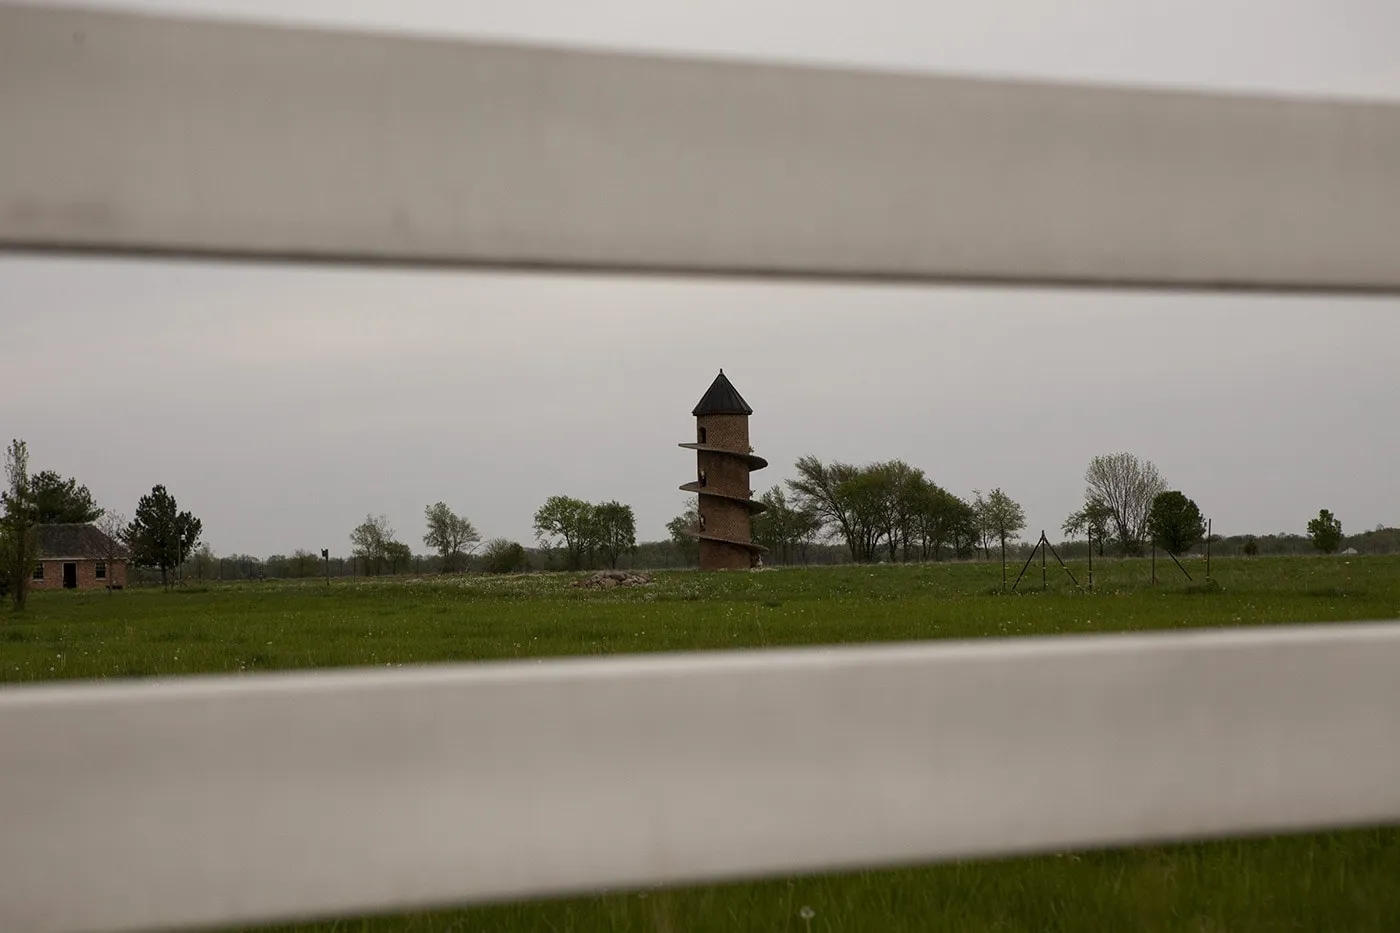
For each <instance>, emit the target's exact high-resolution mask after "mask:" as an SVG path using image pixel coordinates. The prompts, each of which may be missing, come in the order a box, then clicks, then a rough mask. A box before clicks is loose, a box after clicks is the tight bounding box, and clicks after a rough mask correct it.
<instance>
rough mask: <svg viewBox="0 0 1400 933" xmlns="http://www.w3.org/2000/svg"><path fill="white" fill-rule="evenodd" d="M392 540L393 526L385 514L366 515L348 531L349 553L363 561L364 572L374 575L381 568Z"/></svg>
mask: <svg viewBox="0 0 1400 933" xmlns="http://www.w3.org/2000/svg"><path fill="white" fill-rule="evenodd" d="M393 541H394V528H393V526H392V525H390V524H389V516H387V515H366V516H365V520H364V521H363V522H361V523H360V524H358V525H356V526H355V530H354V531H352V532H350V545H351V547H352V548H353V550H352V551H351V553H352V554H353V555H354V556H355V557H356V558H358V559H359V560H361V561H363V562H364V565H365V573H366V574H372V575H375V576H377V575H378V574H379V573H380V571H381V570H382V569H383V567H384V562H385V560H386V559H387V558H388V556H389V545H390V544H392V543H393Z"/></svg>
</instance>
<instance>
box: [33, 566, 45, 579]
mask: <svg viewBox="0 0 1400 933" xmlns="http://www.w3.org/2000/svg"><path fill="white" fill-rule="evenodd" d="M34 579H35V580H42V579H44V565H43V564H35V565H34Z"/></svg>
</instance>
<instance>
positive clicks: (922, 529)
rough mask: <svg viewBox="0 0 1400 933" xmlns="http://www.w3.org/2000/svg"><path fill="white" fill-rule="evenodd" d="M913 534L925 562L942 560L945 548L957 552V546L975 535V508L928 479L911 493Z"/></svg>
mask: <svg viewBox="0 0 1400 933" xmlns="http://www.w3.org/2000/svg"><path fill="white" fill-rule="evenodd" d="M911 498H912V500H913V502H912V507H913V513H914V534H915V538H916V540H917V541H918V544H919V555H920V558H921V559H923V560H929V559H932V560H942V559H943V548H944V547H945V546H951V547H952V548H953V549H954V551H957V550H958V542H959V541H960V540H962V539H964V538H966V539H970V538H971V537H972V536H973V534H974V530H973V529H974V526H975V525H976V517H975V514H974V512H973V509H972V506H971V505H970V504H969V503H967V502H965V501H964V500H962V499H961V498H959V497H958V496H955V495H953V494H952V493H951V492H949V491H948V490H946V489H944V488H943V487H942V486H939V485H938V484H937V483H935V482H933V481H932V480H929V479H924V480H923V482H921V483H920V484H919V485H918V486H917V487H916V488H915V489H914V490H912V491H911Z"/></svg>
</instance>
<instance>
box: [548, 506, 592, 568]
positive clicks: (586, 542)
mask: <svg viewBox="0 0 1400 933" xmlns="http://www.w3.org/2000/svg"><path fill="white" fill-rule="evenodd" d="M594 512H595V509H594V506H592V505H590V504H589V503H587V502H584V501H583V500H582V499H573V498H570V497H569V496H550V497H549V498H548V499H546V500H545V501H544V505H542V506H540V507H539V509H538V510H537V511H536V512H535V538H536V540H538V541H539V542H540V544H541V545H542V546H543V547H545V548H547V549H548V550H549V551H551V552H554V551H562V552H563V554H564V565H565V569H567V570H581V569H583V567H584V566H585V564H587V562H588V560H589V558H590V557H591V556H592V555H593V551H594V549H595V547H596V545H597V531H598V528H599V525H598V522H597V521H596V520H595V516H594Z"/></svg>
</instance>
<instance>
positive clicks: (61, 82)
mask: <svg viewBox="0 0 1400 933" xmlns="http://www.w3.org/2000/svg"><path fill="white" fill-rule="evenodd" d="M0 127H3V131H0V132H2V133H3V135H0V248H8V249H19V250H59V251H82V250H95V251H103V252H124V253H132V254H166V255H223V256H233V257H243V258H253V259H277V258H311V259H317V260H335V261H352V262H375V261H384V262H402V263H450V264H470V265H490V266H508V267H529V268H561V269H604V270H607V269H613V270H621V271H627V272H680V273H686V274H702V273H724V274H751V275H794V276H808V277H833V278H871V279H890V280H902V279H907V280H926V281H941V280H985V281H998V282H1008V283H1031V284H1055V283H1081V284H1099V285H1112V284H1127V285H1135V286H1152V287H1223V288H1264V289H1279V290H1282V289H1324V290H1339V291H1342V290H1360V291H1378V292H1385V293H1391V294H1394V293H1400V107H1395V106H1388V105H1379V104H1348V103H1339V102H1318V101H1313V102H1302V101H1284V100H1272V99H1243V98H1227V97H1208V96H1201V95H1188V94H1172V93H1163V92H1150V93H1149V92H1140V91H1118V90H1106V89H1088V88H1073V87H1052V86H1036V85H1030V84H1009V83H995V82H984V81H967V80H954V79H945V78H929V77H904V76H894V75H866V74H854V73H838V72H831V71H819V70H811V69H796V68H777V67H767V66H759V65H739V64H724V65H720V64H708V63H701V62H687V61H666V60H653V59H646V58H640V57H634V56H621V55H602V54H590V53H582V52H565V51H558V50H541V49H526V48H518V47H502V46H490V45H482V44H473V43H467V42H431V41H425V40H412V39H405V38H384V37H372V36H359V35H350V34H337V33H331V32H324V31H297V30H288V29H269V28H262V27H254V26H244V25H231V24H213V23H198V22H188V21H176V20H171V19H165V18H152V17H142V16H129V15H121V14H112V13H92V12H84V11H79V10H69V9H55V8H37V7H27V6H20V5H14V4H0ZM1397 722H1400V626H1397V625H1395V624H1393V623H1392V624H1379V623H1377V624H1371V625H1335V626H1327V627H1321V628H1290V629H1284V630H1271V629H1255V630H1248V631H1220V632H1195V633H1176V634H1164V635H1154V636H1101V637H1084V638H1064V639H1054V640H1045V639H1037V640H1024V641H995V642H986V643H976V644H944V645H933V646H900V647H885V648H843V649H829V650H822V649H812V650H807V651H798V652H758V653H744V654H738V655H735V654H717V655H709V656H667V657H656V656H653V657H644V658H622V659H607V660H589V661H552V662H548V663H539V664H525V665H489V666H475V667H466V668H462V667H447V668H433V669H424V670H418V671H408V672H381V671H375V672H346V673H335V674H320V675H272V676H261V677H247V678H236V679H225V678H213V679H192V680H185V681H176V682H165V683H134V684H85V685H57V686H42V687H30V688H23V689H6V690H3V691H0V762H3V767H2V768H0V827H3V831H0V929H3V930H6V931H17V933H26V931H43V933H71V931H118V930H128V929H156V928H168V927H181V926H197V925H208V924H228V923H250V922H257V921H262V920H273V919H277V918H284V917H285V918H290V917H299V916H312V915H324V914H339V913H346V912H358V911H370V910H389V909H396V908H411V907H423V906H430V905H436V904H449V903H466V902H472V901H480V900H490V899H498V898H510V897H529V896H540V895H547V894H553V893H563V892H570V891H584V890H594V889H598V888H606V887H611V886H621V885H645V884H652V883H671V882H687V881H704V880H712V879H720V878H730V877H742V876H751V875H755V874H765V873H782V872H797V871H807V870H819V869H830V868H842V867H856V866H866V865H883V864H893V863H899V862H906V861H931V860H937V859H946V858H955V857H960V856H971V855H999V854H1011V853H1019V852H1034V851H1044V850H1047V849H1061V848H1069V847H1079V846H1092V845H1103V844H1116V843H1134V842H1146V841H1152V840H1167V839H1182V838H1198V837H1205V836H1214V835H1223V834H1239V833H1253V832H1267V831H1278V830H1295V829H1305V828H1323V827H1335V826H1347V825H1357V824H1376V823H1390V822H1397V821H1400V730H1397V728H1396V723H1397Z"/></svg>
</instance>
